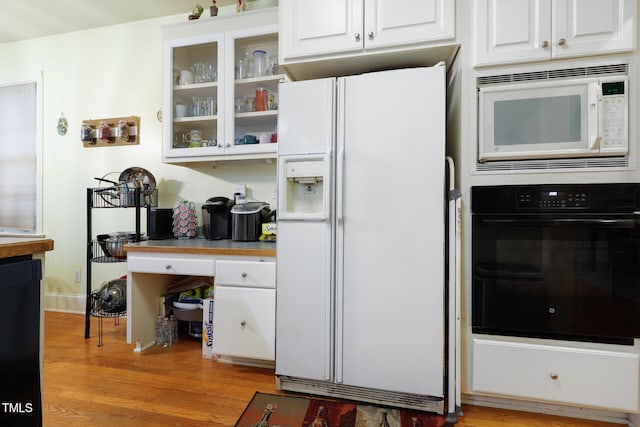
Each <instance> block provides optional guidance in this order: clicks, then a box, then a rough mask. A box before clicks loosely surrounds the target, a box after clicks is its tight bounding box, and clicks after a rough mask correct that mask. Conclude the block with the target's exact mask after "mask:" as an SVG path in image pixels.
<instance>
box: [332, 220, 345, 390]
mask: <svg viewBox="0 0 640 427" xmlns="http://www.w3.org/2000/svg"><path fill="white" fill-rule="evenodd" d="M335 236H336V237H335V252H336V256H335V258H334V260H335V267H334V268H335V271H334V274H335V276H334V277H335V282H334V283H335V286H334V292H335V294H334V304H333V310H334V313H335V316H334V319H335V325H334V329H333V330H334V334H335V335H334V367H333V375H334V381H335V382H336V383H342V381H343V356H342V350H343V348H344V346H343V335H344V334H343V327H344V326H343V325H344V312H343V307H344V224H343V223H342V222H341V221H338V223H337V224H336V230H335Z"/></svg>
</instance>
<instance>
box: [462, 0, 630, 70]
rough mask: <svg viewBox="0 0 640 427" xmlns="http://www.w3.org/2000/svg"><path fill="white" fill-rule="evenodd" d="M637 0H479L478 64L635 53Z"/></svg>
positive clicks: (477, 29) (476, 59)
mask: <svg viewBox="0 0 640 427" xmlns="http://www.w3.org/2000/svg"><path fill="white" fill-rule="evenodd" d="M636 15H637V0H611V1H608V2H585V1H579V0H475V7H474V21H475V25H474V35H473V40H474V64H475V65H476V66H484V65H498V64H507V63H518V62H532V61H548V60H552V59H562V58H570V57H580V56H590V55H602V54H608V53H615V52H626V51H632V50H634V49H635V48H636V31H637V30H636V27H637V24H636V22H637V18H636Z"/></svg>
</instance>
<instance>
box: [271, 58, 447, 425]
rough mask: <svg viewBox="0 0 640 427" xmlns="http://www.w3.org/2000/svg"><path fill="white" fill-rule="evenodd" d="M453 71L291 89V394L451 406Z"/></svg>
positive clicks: (381, 75) (287, 114)
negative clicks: (448, 155)
mask: <svg viewBox="0 0 640 427" xmlns="http://www.w3.org/2000/svg"><path fill="white" fill-rule="evenodd" d="M445 85H446V84H445V67H444V66H442V65H438V66H434V67H427V68H411V69H400V70H391V71H381V72H373V73H368V74H361V75H356V76H348V77H340V78H329V79H318V80H308V81H299V82H283V83H281V84H280V88H279V97H280V99H279V118H278V146H279V147H278V232H277V233H278V237H277V263H276V265H277V273H276V274H277V296H276V375H277V379H278V383H279V385H280V387H281V388H282V389H283V390H291V391H300V392H306V393H313V394H323V395H330V396H336V397H346V398H353V399H357V400H364V401H370V402H381V403H384V404H394V405H396V406H404V407H412V408H418V409H423V410H431V411H434V412H439V413H443V412H444V398H445V390H446V388H447V387H446V380H447V378H446V377H447V373H446V370H445V369H446V361H445V357H446V345H447V342H446V338H445V302H446V301H445V222H446V221H445V216H446V214H445V211H446V209H445V204H446V197H447V196H446V189H445V111H446V106H445V103H446V95H445V92H446V89H445Z"/></svg>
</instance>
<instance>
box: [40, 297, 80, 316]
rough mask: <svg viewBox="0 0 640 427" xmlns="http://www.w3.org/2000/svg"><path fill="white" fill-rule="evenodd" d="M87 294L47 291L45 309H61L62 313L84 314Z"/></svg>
mask: <svg viewBox="0 0 640 427" xmlns="http://www.w3.org/2000/svg"><path fill="white" fill-rule="evenodd" d="M86 304H87V297H86V295H72V294H61V293H58V292H45V294H44V309H45V311H59V312H62V313H77V314H84V313H85V310H86V307H87V306H86Z"/></svg>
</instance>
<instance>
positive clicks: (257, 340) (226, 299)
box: [213, 286, 276, 361]
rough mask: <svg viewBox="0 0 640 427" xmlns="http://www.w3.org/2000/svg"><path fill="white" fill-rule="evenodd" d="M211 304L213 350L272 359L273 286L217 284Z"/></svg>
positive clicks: (273, 337)
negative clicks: (212, 312) (262, 287)
mask: <svg viewBox="0 0 640 427" xmlns="http://www.w3.org/2000/svg"><path fill="white" fill-rule="evenodd" d="M214 305H215V308H214V314H213V325H214V326H213V328H214V334H215V338H214V341H213V352H214V353H216V354H220V355H225V356H235V357H243V358H249V359H261V360H270V361H273V360H275V347H276V290H275V289H256V288H241V287H229V286H216V288H215V297H214Z"/></svg>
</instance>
